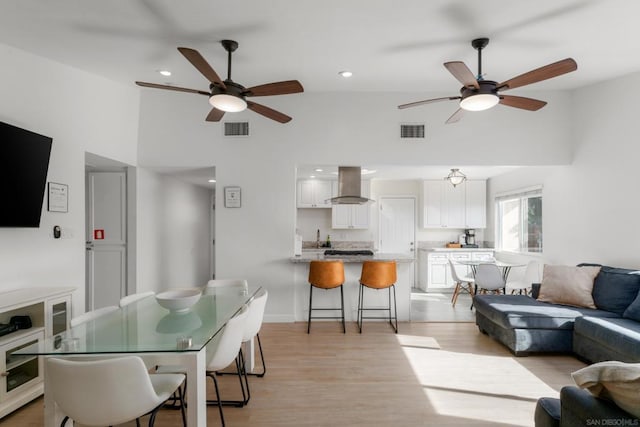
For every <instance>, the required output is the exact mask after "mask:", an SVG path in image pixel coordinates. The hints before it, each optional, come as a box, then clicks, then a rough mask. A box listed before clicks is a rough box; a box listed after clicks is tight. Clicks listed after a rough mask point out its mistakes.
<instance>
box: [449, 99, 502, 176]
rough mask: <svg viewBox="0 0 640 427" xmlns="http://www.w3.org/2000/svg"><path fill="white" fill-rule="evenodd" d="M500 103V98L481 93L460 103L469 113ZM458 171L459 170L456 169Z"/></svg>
mask: <svg viewBox="0 0 640 427" xmlns="http://www.w3.org/2000/svg"><path fill="white" fill-rule="evenodd" d="M499 102H500V97H499V96H498V95H495V94H492V93H479V94H477V95H471V96H467V97H466V98H464V99H463V100H461V101H460V108H462V109H463V110H467V111H483V110H488V109H489V108H491V107H495V106H496V105H497V104H498V103H499ZM456 170H457V169H456Z"/></svg>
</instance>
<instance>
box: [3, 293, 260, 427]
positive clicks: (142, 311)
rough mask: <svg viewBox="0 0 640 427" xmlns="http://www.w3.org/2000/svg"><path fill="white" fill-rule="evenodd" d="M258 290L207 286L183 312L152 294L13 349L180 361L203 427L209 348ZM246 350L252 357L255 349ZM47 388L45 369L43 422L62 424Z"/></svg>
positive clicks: (196, 423) (195, 422) (196, 420)
mask: <svg viewBox="0 0 640 427" xmlns="http://www.w3.org/2000/svg"><path fill="white" fill-rule="evenodd" d="M259 290H260V288H255V289H253V288H249V289H248V288H245V287H242V286H240V287H236V286H230V287H221V288H206V289H205V291H204V292H203V294H202V296H201V298H200V299H199V301H198V302H197V303H196V304H195V305H194V306H193V307H191V308H190V309H189V310H188V311H185V312H170V311H169V310H167V309H165V308H163V307H162V306H160V304H158V302H157V301H156V298H155V297H153V296H150V297H147V298H144V299H141V300H139V301H137V302H134V303H132V304H129V305H127V306H125V307H123V308H121V309H119V310H116V311H113V312H111V313H108V314H105V315H103V316H100V317H98V318H96V319H94V320H92V321H89V322H86V323H84V324H81V325H78V326H76V327H73V328H70V329H68V330H67V331H65V332H63V333H62V334H60V335H57V336H56V337H52V338H47V339H45V340H42V341H39V342H38V343H37V344H34V345H32V346H30V347H25V348H23V349H21V350H19V351H16V352H15V353H14V354H16V355H18V354H20V355H25V356H27V355H28V356H33V355H38V356H44V357H64V358H73V357H82V358H86V357H118V356H122V355H132V354H133V355H137V356H140V357H142V359H143V360H144V361H145V364H146V365H147V366H153V365H178V366H181V367H182V369H183V371H184V372H185V373H186V375H187V377H188V379H189V380H188V381H187V392H186V398H187V401H188V402H189V405H187V425H188V426H190V427H203V426H206V425H207V417H206V415H207V412H206V408H207V406H206V383H205V378H206V376H205V370H206V348H205V347H206V345H207V344H208V343H209V342H210V341H211V340H212V339H213V340H215V339H216V335H217V334H218V333H219V332H220V331H221V330H222V328H223V327H224V325H225V324H226V322H227V321H228V320H229V319H230V318H231V317H233V315H234V314H235V313H236V312H237V311H238V310H240V309H241V308H242V306H243V305H244V304H247V303H249V302H250V301H251V300H252V299H253V297H254V295H255V294H256V292H258V291H259ZM247 350H248V351H247V353H248V355H249V356H252V355H253V349H252V348H249V349H247ZM249 363H251V361H250V362H248V364H249ZM249 366H250V365H249ZM49 388H50V384H49V379H48V377H47V372H46V370H45V372H44V406H45V408H44V411H45V413H44V425H45V427H54V426H58V425H60V421H61V420H62V418H64V414H62V413H61V411H60V410H59V408H58V407H57V405H56V404H55V402H54V401H53V399H52V398H51V393H47V390H48V389H49Z"/></svg>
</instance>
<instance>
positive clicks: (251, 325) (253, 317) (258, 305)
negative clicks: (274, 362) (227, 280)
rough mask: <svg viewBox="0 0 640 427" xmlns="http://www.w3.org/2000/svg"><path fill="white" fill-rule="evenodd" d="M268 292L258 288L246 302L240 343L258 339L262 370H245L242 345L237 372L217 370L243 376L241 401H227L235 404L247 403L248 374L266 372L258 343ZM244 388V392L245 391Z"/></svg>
mask: <svg viewBox="0 0 640 427" xmlns="http://www.w3.org/2000/svg"><path fill="white" fill-rule="evenodd" d="M268 296H269V293H268V292H267V290H266V289H260V291H258V293H257V294H256V295H255V296H254V298H253V299H252V300H251V301H250V302H249V304H248V314H247V319H246V321H245V323H244V331H243V334H242V344H245V343H247V342H249V341H251V340H252V339H253V338H256V339H257V341H258V348H259V349H260V359H261V360H262V372H260V373H250V372H247V369H246V365H245V359H244V353H243V352H242V347H240V358H239V361H240V368H241V370H239V371H237V372H217V374H218V375H226V374H236V375H239V376H240V378H241V379H240V381H242V379H243V378H244V383H245V387H244V388H243V389H242V401H227V402H228V403H230V404H237V405H238V406H243V405H246V404H247V403H249V399H251V392H250V391H249V379H248V376H249V375H255V376H257V377H264V375H265V374H266V372H267V365H266V364H265V363H264V354H263V353H262V344H261V343H260V333H259V332H260V328H261V327H262V320H263V319H264V310H265V307H266V305H267V298H268ZM245 389H246V393H245Z"/></svg>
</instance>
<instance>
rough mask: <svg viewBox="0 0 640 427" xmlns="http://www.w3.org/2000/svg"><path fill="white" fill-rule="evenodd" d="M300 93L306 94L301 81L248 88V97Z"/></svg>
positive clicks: (287, 81)
mask: <svg viewBox="0 0 640 427" xmlns="http://www.w3.org/2000/svg"><path fill="white" fill-rule="evenodd" d="M300 92H304V88H303V87H302V85H301V84H300V82H299V81H297V80H286V81H283V82H275V83H267V84H264V85H259V86H253V87H250V88H247V91H246V96H269V95H288V94H290V93H300Z"/></svg>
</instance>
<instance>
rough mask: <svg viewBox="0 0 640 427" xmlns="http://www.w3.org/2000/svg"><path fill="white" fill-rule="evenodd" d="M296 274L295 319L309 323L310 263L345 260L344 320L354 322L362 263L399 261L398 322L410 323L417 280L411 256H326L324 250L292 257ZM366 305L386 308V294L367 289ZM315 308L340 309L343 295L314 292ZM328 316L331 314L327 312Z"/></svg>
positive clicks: (387, 254) (375, 254)
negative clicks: (414, 287)
mask: <svg viewBox="0 0 640 427" xmlns="http://www.w3.org/2000/svg"><path fill="white" fill-rule="evenodd" d="M289 260H290V261H291V262H292V263H294V271H295V279H294V280H295V285H296V286H295V319H296V321H306V320H307V317H308V314H309V311H308V310H309V282H308V277H309V263H310V262H311V261H313V260H342V261H343V262H344V275H345V282H344V285H343V289H344V307H345V313H344V315H345V320H347V321H352V322H355V320H356V317H357V316H356V314H357V309H358V288H359V280H360V273H361V271H362V262H363V261H396V263H397V268H398V270H397V272H398V281H397V282H396V286H395V287H396V301H397V307H398V320H399V321H408V320H410V312H411V287H412V285H413V281H414V264H413V263H414V261H415V258H414V256H413V255H410V254H393V253H380V252H376V253H374V254H373V255H324V252H323V251H310V252H303V253H302V255H299V256H294V257H291V258H289ZM365 292H366V294H365V298H366V301H367V305H371V306H380V307H386V306H387V304H388V299H387V298H388V293H387V292H386V291H384V292H383V291H374V290H370V289H367V290H365ZM313 303H314V304H313V305H314V307H316V303H317V307H339V306H340V292H331V291H327V292H314V295H313ZM327 315H329V314H328V313H327Z"/></svg>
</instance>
